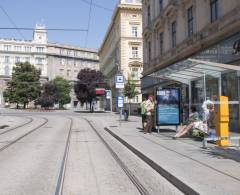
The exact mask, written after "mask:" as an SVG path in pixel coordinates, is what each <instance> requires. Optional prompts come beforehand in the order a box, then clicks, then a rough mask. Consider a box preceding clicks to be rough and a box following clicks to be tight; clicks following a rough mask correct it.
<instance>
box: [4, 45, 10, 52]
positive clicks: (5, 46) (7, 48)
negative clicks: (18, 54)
mask: <svg viewBox="0 0 240 195" xmlns="http://www.w3.org/2000/svg"><path fill="white" fill-rule="evenodd" d="M11 48H12V46H11V45H4V46H3V49H4V51H10V50H11Z"/></svg>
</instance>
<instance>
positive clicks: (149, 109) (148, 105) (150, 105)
mask: <svg viewBox="0 0 240 195" xmlns="http://www.w3.org/2000/svg"><path fill="white" fill-rule="evenodd" d="M144 107H145V109H146V120H147V125H146V127H145V133H152V128H153V113H154V98H153V95H149V96H148V100H147V101H146V102H145V104H144Z"/></svg>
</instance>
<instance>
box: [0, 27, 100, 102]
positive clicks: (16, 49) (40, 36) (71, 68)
mask: <svg viewBox="0 0 240 195" xmlns="http://www.w3.org/2000/svg"><path fill="white" fill-rule="evenodd" d="M25 61H28V62H30V63H31V64H33V65H35V66H36V68H38V69H40V70H41V79H42V80H43V82H44V81H47V80H52V79H54V78H55V77H56V76H61V77H63V78H65V79H67V80H69V81H72V82H73V81H74V80H76V77H77V74H78V72H79V71H80V70H81V69H83V68H90V69H96V70H99V57H98V51H97V49H85V48H80V47H76V46H71V45H65V44H60V43H50V42H48V40H47V31H46V29H45V26H44V25H36V29H35V30H34V32H33V40H16V39H0V105H3V104H4V99H3V95H2V94H3V91H4V89H5V87H6V84H7V81H8V80H9V79H10V78H11V74H12V68H13V66H14V65H15V63H17V62H25ZM74 99H75V96H74V94H72V105H73V101H74Z"/></svg>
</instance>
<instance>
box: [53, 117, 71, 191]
mask: <svg viewBox="0 0 240 195" xmlns="http://www.w3.org/2000/svg"><path fill="white" fill-rule="evenodd" d="M69 119H70V127H69V131H68V137H67V140H66V145H65V149H64V154H63V158H62V163H61V167H60V171H59V176H58V180H57V186H56V190H55V195H62V193H63V186H64V179H65V173H66V167H67V161H68V153H69V146H70V140H71V134H72V127H73V119H72V118H69Z"/></svg>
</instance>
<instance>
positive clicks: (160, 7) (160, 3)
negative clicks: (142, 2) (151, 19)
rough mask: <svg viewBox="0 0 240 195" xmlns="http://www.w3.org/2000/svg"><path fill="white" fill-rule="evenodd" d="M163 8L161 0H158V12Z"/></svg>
mask: <svg viewBox="0 0 240 195" xmlns="http://www.w3.org/2000/svg"><path fill="white" fill-rule="evenodd" d="M162 10H163V0H159V11H160V13H161V12H162Z"/></svg>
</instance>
